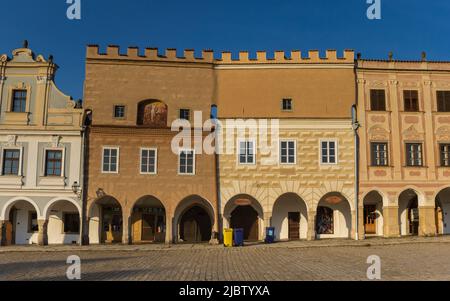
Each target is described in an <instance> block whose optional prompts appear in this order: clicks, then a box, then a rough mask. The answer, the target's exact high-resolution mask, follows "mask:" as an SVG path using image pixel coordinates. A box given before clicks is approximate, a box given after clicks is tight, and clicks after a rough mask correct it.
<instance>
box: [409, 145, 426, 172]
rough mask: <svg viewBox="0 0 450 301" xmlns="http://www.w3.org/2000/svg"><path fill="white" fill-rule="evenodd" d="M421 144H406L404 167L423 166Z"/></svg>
mask: <svg viewBox="0 0 450 301" xmlns="http://www.w3.org/2000/svg"><path fill="white" fill-rule="evenodd" d="M422 151H423V149H422V143H406V165H407V166H423V153H422Z"/></svg>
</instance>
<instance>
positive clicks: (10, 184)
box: [0, 175, 23, 188]
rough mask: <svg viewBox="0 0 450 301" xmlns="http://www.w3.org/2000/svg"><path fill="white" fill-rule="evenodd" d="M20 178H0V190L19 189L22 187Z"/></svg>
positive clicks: (8, 176) (7, 176)
mask: <svg viewBox="0 0 450 301" xmlns="http://www.w3.org/2000/svg"><path fill="white" fill-rule="evenodd" d="M22 179H23V177H22V176H10V175H6V176H0V187H1V188H21V187H22V186H23V182H22Z"/></svg>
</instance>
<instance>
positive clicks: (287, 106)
mask: <svg viewBox="0 0 450 301" xmlns="http://www.w3.org/2000/svg"><path fill="white" fill-rule="evenodd" d="M281 109H282V110H283V111H286V112H290V111H292V99H291V98H284V99H283V100H282V101H281Z"/></svg>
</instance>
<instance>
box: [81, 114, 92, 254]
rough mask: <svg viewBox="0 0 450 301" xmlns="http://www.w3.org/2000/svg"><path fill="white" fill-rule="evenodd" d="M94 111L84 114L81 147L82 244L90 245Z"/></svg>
mask: <svg viewBox="0 0 450 301" xmlns="http://www.w3.org/2000/svg"><path fill="white" fill-rule="evenodd" d="M91 116H92V111H90V110H86V111H85V112H84V116H83V128H82V131H81V133H82V147H81V152H82V156H81V162H80V163H81V189H82V194H81V203H82V208H83V210H82V213H81V218H82V231H81V244H82V245H83V246H87V245H89V232H87V231H89V229H88V228H89V227H88V226H89V225H88V223H89V222H88V212H87V210H88V208H87V197H88V195H87V192H88V168H89V167H88V160H89V159H88V158H89V129H90V123H91V122H90V121H91V118H92V117H91Z"/></svg>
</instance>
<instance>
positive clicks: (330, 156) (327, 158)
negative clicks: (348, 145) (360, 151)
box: [320, 140, 337, 164]
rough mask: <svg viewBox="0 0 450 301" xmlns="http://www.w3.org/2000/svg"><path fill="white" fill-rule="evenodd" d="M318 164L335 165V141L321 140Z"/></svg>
mask: <svg viewBox="0 0 450 301" xmlns="http://www.w3.org/2000/svg"><path fill="white" fill-rule="evenodd" d="M320 151H321V154H320V162H321V163H322V164H337V141H336V140H323V141H321V142H320Z"/></svg>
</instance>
